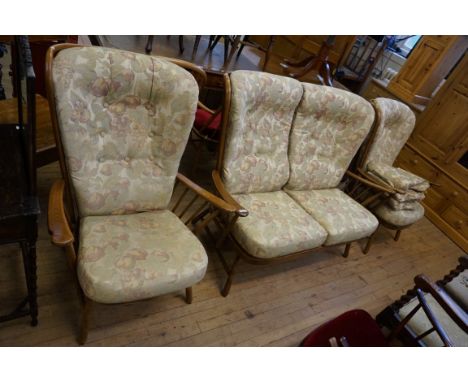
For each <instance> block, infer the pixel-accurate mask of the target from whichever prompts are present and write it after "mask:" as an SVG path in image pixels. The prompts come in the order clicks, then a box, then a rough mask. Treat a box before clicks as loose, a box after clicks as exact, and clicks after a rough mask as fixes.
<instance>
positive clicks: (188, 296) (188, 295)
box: [185, 287, 193, 304]
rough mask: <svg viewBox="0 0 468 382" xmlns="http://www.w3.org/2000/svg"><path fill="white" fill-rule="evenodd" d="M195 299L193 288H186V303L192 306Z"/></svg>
mask: <svg viewBox="0 0 468 382" xmlns="http://www.w3.org/2000/svg"><path fill="white" fill-rule="evenodd" d="M192 299H193V295H192V287H188V288H185V302H186V303H187V304H191V303H192Z"/></svg>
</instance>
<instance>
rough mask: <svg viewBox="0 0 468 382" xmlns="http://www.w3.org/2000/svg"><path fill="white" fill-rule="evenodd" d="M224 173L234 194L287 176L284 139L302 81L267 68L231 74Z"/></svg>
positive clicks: (278, 183) (267, 187)
mask: <svg viewBox="0 0 468 382" xmlns="http://www.w3.org/2000/svg"><path fill="white" fill-rule="evenodd" d="M230 78H231V87H232V98H231V109H230V112H229V124H228V127H227V130H226V144H225V151H224V161H223V166H222V174H221V175H222V178H223V182H224V184H225V186H226V189H227V190H228V191H229V192H230V193H232V194H246V193H251V192H268V191H278V190H280V189H281V188H282V187H283V186H284V184H285V183H286V182H287V181H288V178H289V161H288V143H289V133H290V130H291V124H292V121H293V117H294V112H295V110H296V108H297V105H298V104H299V101H300V100H301V96H302V86H301V83H300V82H299V81H297V80H294V79H292V78H288V77H283V76H277V75H274V74H270V73H262V72H251V71H246V70H239V71H235V72H233V73H232V74H231V76H230Z"/></svg>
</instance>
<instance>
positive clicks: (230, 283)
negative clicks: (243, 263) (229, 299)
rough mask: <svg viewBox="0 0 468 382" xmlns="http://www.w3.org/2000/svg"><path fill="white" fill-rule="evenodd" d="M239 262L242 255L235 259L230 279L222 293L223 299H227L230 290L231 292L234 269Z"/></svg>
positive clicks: (230, 271) (229, 274)
mask: <svg viewBox="0 0 468 382" xmlns="http://www.w3.org/2000/svg"><path fill="white" fill-rule="evenodd" d="M239 260H240V255H237V257H236V258H235V259H234V262H233V263H232V266H231V269H230V270H229V272H228V278H227V280H226V284H224V288H223V290H222V292H221V295H222V296H223V297H226V296H227V295H228V294H229V292H230V290H231V285H232V277H233V276H234V268H235V266H236V265H237V263H238V262H239Z"/></svg>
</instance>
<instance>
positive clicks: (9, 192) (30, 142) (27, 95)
mask: <svg viewBox="0 0 468 382" xmlns="http://www.w3.org/2000/svg"><path fill="white" fill-rule="evenodd" d="M14 45H15V49H14V52H15V53H14V56H13V72H14V73H15V81H16V89H17V91H16V96H17V98H16V99H15V100H14V101H15V102H16V106H17V108H16V117H17V119H16V121H15V122H14V123H12V122H10V123H8V124H4V123H3V124H1V125H0V174H1V175H2V179H1V182H0V195H1V197H0V244H7V243H19V244H20V246H21V252H22V256H23V263H24V271H25V277H26V284H27V290H28V296H27V297H26V298H25V299H24V300H23V301H22V302H21V303H20V304H19V305H18V306H17V308H16V309H14V310H13V311H12V312H11V313H10V314H7V315H6V316H2V317H0V322H2V321H7V320H11V319H14V318H18V317H23V316H26V315H30V316H31V325H33V326H35V325H37V316H38V308H37V292H36V239H37V218H38V215H39V213H40V210H39V202H38V199H37V190H36V164H35V97H34V81H35V75H34V70H33V66H32V59H31V52H30V50H29V44H28V40H27V38H26V37H24V36H21V37H18V36H17V37H15V39H14ZM5 102H8V101H0V111H1V110H2V107H3V105H2V103H5ZM1 119H2V118H1V116H0V120H1ZM26 306H29V307H28V308H26Z"/></svg>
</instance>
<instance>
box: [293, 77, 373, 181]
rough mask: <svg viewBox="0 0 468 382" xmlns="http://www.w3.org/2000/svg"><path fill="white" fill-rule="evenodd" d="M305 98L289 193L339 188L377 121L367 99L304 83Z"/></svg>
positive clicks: (296, 125)
mask: <svg viewBox="0 0 468 382" xmlns="http://www.w3.org/2000/svg"><path fill="white" fill-rule="evenodd" d="M302 86H303V88H304V95H303V96H302V100H301V103H300V104H299V107H298V109H297V112H296V117H295V118H294V121H293V125H292V129H291V137H290V142H289V162H290V168H291V175H290V177H289V180H288V183H287V185H286V188H287V189H289V190H315V189H322V188H324V189H326V188H335V187H337V186H338V184H339V183H340V181H341V179H342V178H343V175H344V173H345V172H346V170H347V169H348V166H349V164H350V163H351V160H352V159H353V157H354V155H355V154H356V152H357V150H358V149H359V147H360V146H361V144H362V142H363V141H364V139H365V137H366V136H367V134H368V133H369V130H370V128H371V126H372V122H373V121H374V109H373V108H372V106H371V104H370V103H369V102H367V101H366V100H365V99H364V98H362V97H360V96H358V95H356V94H353V93H350V92H347V91H344V90H341V89H335V88H331V87H327V86H321V85H314V84H307V83H303V84H302Z"/></svg>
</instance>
